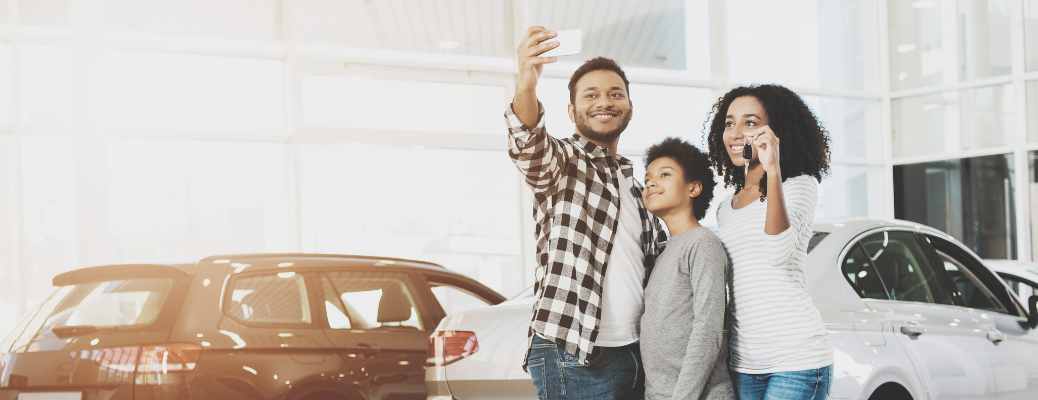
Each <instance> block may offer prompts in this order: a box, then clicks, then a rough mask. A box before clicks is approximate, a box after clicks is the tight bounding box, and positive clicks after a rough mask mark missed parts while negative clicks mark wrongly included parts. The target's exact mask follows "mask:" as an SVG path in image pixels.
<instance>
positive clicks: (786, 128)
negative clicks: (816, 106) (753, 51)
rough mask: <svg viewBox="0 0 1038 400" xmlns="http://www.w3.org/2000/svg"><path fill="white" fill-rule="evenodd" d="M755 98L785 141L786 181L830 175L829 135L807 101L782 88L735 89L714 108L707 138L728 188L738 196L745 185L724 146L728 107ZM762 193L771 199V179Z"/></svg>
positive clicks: (782, 163)
mask: <svg viewBox="0 0 1038 400" xmlns="http://www.w3.org/2000/svg"><path fill="white" fill-rule="evenodd" d="M743 96H751V97H754V98H756V99H757V101H759V102H760V104H761V106H763V107H764V112H765V113H766V114H767V115H768V126H769V127H771V130H772V131H773V132H775V136H778V138H779V140H781V145H780V146H779V163H780V167H781V168H782V177H781V178H782V181H783V182H785V180H786V179H787V178H792V177H797V176H800V175H810V176H813V177H815V179H817V180H818V181H819V182H821V181H822V176H823V175H827V174H828V173H829V132H828V131H826V130H825V127H824V126H822V123H821V122H820V121H818V118H816V117H815V114H814V113H813V112H811V109H810V108H808V107H807V104H805V103H804V100H803V99H801V98H800V96H798V95H797V94H796V93H794V92H793V91H792V90H789V89H786V88H785V87H783V86H780V85H754V86H742V87H737V88H735V89H732V90H731V91H730V92H728V93H726V94H725V95H724V97H721V98H720V99H718V100H717V103H716V104H714V107H713V110H712V111H713V113H714V117H713V120H712V121H711V120H707V121H709V122H710V126H709V128H710V131H709V132H707V134H706V140H707V143H709V145H710V162H711V163H712V164H713V166H714V168H716V169H717V174H718V175H720V176H724V185H725V186H735V191H736V193H738V192H739V191H740V190H742V188H743V185H744V183H745V178H744V177H743V174H744V172H743V169H742V167H738V168H737V167H736V166H735V164H733V163H732V159H731V158H730V157H728V149H726V148H725V145H724V124H725V116H726V113H727V112H728V107H729V106H731V105H732V102H733V101H735V99H737V98H740V97H743ZM760 190H761V193H762V194H763V195H765V196H767V195H768V176H767V174H765V175H764V177H763V178H761V180H760Z"/></svg>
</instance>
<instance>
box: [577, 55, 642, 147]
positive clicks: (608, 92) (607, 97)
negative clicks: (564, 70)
mask: <svg viewBox="0 0 1038 400" xmlns="http://www.w3.org/2000/svg"><path fill="white" fill-rule="evenodd" d="M631 111H632V108H631V100H630V99H629V98H628V96H627V87H626V86H625V85H624V81H623V79H621V78H620V75H618V74H617V73H615V72H613V71H606V70H598V71H591V72H588V73H587V74H585V75H584V76H582V77H580V79H579V80H577V85H576V99H575V100H574V102H573V104H570V105H569V118H570V120H571V121H573V122H574V123H576V124H577V133H579V134H580V135H581V136H583V137H585V138H587V139H590V140H594V141H598V142H604V143H609V142H613V141H615V140H616V139H617V138H618V137H620V133H622V132H623V131H624V129H627V124H628V123H630V122H631V114H632V113H631Z"/></svg>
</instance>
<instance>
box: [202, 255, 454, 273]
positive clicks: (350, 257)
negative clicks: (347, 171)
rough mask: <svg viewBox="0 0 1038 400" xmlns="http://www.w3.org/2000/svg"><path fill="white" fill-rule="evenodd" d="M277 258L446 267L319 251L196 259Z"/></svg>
mask: <svg viewBox="0 0 1038 400" xmlns="http://www.w3.org/2000/svg"><path fill="white" fill-rule="evenodd" d="M279 258H294V259H300V260H301V261H302V260H307V259H310V260H330V259H340V260H344V261H345V260H354V261H371V262H373V263H374V264H375V265H379V264H383V265H385V264H405V265H408V264H409V265H410V266H418V267H426V268H435V269H443V270H445V269H447V268H446V267H444V266H442V265H439V264H435V263H431V262H428V261H419V260H411V259H406V258H395V257H380V256H361V255H349V254H321V253H253V254H222V255H216V256H210V257H206V258H203V259H201V260H199V261H198V263H199V264H201V263H203V262H215V261H218V260H228V262H230V261H231V260H235V259H238V260H263V259H279Z"/></svg>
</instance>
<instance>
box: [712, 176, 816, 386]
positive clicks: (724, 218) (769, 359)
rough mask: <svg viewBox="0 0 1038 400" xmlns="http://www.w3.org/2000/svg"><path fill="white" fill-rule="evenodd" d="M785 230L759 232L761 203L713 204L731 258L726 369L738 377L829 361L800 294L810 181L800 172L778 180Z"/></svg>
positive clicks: (812, 311) (812, 192)
mask: <svg viewBox="0 0 1038 400" xmlns="http://www.w3.org/2000/svg"><path fill="white" fill-rule="evenodd" d="M782 192H783V195H784V197H785V200H786V211H787V213H788V214H789V222H790V227H789V229H786V230H785V231H784V232H782V233H780V234H778V235H768V234H765V233H764V221H765V218H766V216H767V211H768V203H767V200H765V201H764V202H760V201H754V202H753V203H750V205H748V206H746V207H743V208H741V209H738V210H736V209H733V208H732V196H728V198H726V199H724V201H722V202H721V204H719V205H718V206H717V224H718V231H719V232H718V237H720V238H721V242H722V243H724V247H725V249H726V250H727V251H728V256H729V257H731V261H732V281H731V304H732V339H731V355H732V369H733V370H735V371H736V372H741V373H745V374H766V373H773V372H784V371H803V370H809V369H818V368H822V367H825V366H828V365H830V364H832V363H833V347H832V344H830V343H829V332H828V331H827V330H826V329H825V325H824V324H823V323H822V317H821V315H820V314H819V312H818V309H817V308H815V306H814V304H813V303H812V301H811V296H809V295H808V294H807V288H806V287H805V279H804V267H805V265H806V263H807V244H808V241H809V240H810V239H811V230H812V227H813V224H812V220H813V219H814V214H815V204H816V203H817V201H818V181H816V180H815V179H814V178H813V177H811V176H808V175H801V176H798V177H795V178H789V179H786V181H785V182H783V183H782Z"/></svg>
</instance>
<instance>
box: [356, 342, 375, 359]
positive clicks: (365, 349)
mask: <svg viewBox="0 0 1038 400" xmlns="http://www.w3.org/2000/svg"><path fill="white" fill-rule="evenodd" d="M352 350H354V351H356V352H358V353H363V354H364V355H366V356H368V357H374V356H377V355H378V353H379V352H381V351H382V349H380V348H378V347H373V346H371V345H370V344H367V343H358V344H357V347H354V348H353V349H352Z"/></svg>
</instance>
